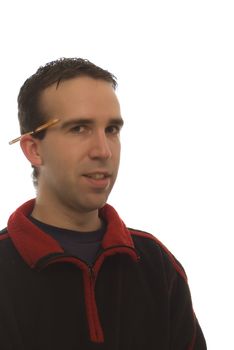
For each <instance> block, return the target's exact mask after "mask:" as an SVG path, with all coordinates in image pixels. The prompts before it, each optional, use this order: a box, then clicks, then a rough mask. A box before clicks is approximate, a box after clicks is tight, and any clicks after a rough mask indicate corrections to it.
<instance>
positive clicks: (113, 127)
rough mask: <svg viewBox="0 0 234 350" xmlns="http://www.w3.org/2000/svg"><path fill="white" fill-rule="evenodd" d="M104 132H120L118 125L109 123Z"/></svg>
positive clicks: (115, 133) (116, 133)
mask: <svg viewBox="0 0 234 350" xmlns="http://www.w3.org/2000/svg"><path fill="white" fill-rule="evenodd" d="M106 132H107V133H108V134H112V135H118V134H119V133H120V127H119V125H110V126H108V127H107V128H106Z"/></svg>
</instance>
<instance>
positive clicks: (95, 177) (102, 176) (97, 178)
mask: <svg viewBox="0 0 234 350" xmlns="http://www.w3.org/2000/svg"><path fill="white" fill-rule="evenodd" d="M88 177H91V178H92V179H95V180H99V179H104V178H105V175H104V174H93V175H88Z"/></svg>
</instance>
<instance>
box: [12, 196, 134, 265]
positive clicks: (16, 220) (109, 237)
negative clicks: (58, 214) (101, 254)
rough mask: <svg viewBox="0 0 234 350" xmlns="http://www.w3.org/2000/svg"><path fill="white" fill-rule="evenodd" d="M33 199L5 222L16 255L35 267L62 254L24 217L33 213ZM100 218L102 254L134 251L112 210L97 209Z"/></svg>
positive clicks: (128, 235)
mask: <svg viewBox="0 0 234 350" xmlns="http://www.w3.org/2000/svg"><path fill="white" fill-rule="evenodd" d="M34 204H35V199H31V200H29V201H28V202H26V203H24V204H23V205H21V206H20V207H19V208H18V209H17V210H16V211H15V212H14V213H13V214H12V215H11V216H10V218H9V220H8V225H7V228H8V233H9V236H10V238H11V240H12V242H13V244H14V246H15V247H16V249H17V251H18V252H19V254H20V255H21V257H22V258H23V259H24V261H25V262H26V263H27V264H28V265H29V266H30V267H35V266H36V265H37V263H38V261H39V260H41V259H43V258H45V257H46V256H51V255H54V256H56V255H63V254H64V250H63V249H62V247H61V246H60V245H59V244H58V243H57V241H56V240H54V239H53V238H52V237H50V236H49V235H47V234H45V233H44V232H43V231H42V230H40V229H39V228H38V227H37V226H36V225H34V224H33V223H32V222H31V221H30V220H29V219H28V216H29V215H30V213H31V212H32V210H33V207H34ZM100 216H101V217H102V218H103V219H104V220H105V221H106V223H107V230H106V233H105V235H104V238H103V241H102V247H103V249H104V250H106V249H109V248H113V247H119V246H121V247H128V248H134V244H133V241H132V238H131V235H130V232H129V231H128V229H127V228H126V226H125V225H124V223H123V221H122V220H121V219H120V217H119V215H118V214H117V212H116V211H115V209H114V208H113V207H111V206H110V205H109V204H106V205H105V206H104V207H103V208H101V209H100Z"/></svg>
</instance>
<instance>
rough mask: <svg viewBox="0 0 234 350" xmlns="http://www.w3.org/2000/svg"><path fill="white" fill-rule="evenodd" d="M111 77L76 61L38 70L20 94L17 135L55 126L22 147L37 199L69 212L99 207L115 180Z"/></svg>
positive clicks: (115, 106) (117, 120) (116, 121)
mask: <svg viewBox="0 0 234 350" xmlns="http://www.w3.org/2000/svg"><path fill="white" fill-rule="evenodd" d="M115 87H116V80H115V78H114V76H113V75H112V74H110V73H109V72H107V71H104V70H102V69H101V68H99V67H97V66H95V65H93V64H92V63H90V62H88V61H86V60H81V59H61V60H58V61H55V62H52V63H49V64H47V65H46V66H45V67H42V68H40V69H39V70H38V71H37V73H36V74H34V75H33V76H32V77H31V78H29V79H28V80H27V81H26V82H25V84H24V85H23V87H22V88H21V91H20V94H19V99H18V100H19V120H20V127H21V133H22V134H24V133H26V132H28V131H31V130H35V128H37V127H38V126H40V125H41V124H43V123H44V122H46V121H48V120H52V119H54V118H58V119H59V120H60V121H59V122H58V123H57V124H56V125H54V126H52V127H51V128H49V129H48V130H46V131H44V132H41V133H39V134H38V135H37V134H36V135H35V136H37V137H35V136H34V137H32V136H23V137H22V139H21V147H22V149H23V151H24V153H25V155H26V157H27V158H28V159H29V161H30V162H31V164H32V166H33V167H34V169H37V173H38V179H37V180H38V192H39V195H43V197H45V198H47V199H48V201H49V202H52V203H53V201H60V202H65V203H66V205H67V206H70V207H72V208H73V209H75V208H79V209H80V210H81V211H82V210H84V211H85V210H88V209H95V208H98V207H101V206H102V205H103V204H104V203H105V201H106V199H107V197H108V195H109V193H110V191H111V189H112V187H113V185H114V182H115V179H116V176H117V172H118V166H119V156H120V141H119V131H120V128H121V125H122V118H121V113H120V106H119V103H118V99H117V97H116V94H115Z"/></svg>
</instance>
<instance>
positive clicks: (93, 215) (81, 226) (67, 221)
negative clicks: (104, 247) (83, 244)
mask: <svg viewBox="0 0 234 350" xmlns="http://www.w3.org/2000/svg"><path fill="white" fill-rule="evenodd" d="M31 215H32V217H34V218H35V219H37V220H39V221H41V222H44V223H46V224H48V225H52V226H56V227H60V228H65V229H68V230H73V231H81V232H90V231H95V230H98V229H99V228H100V227H101V219H100V218H99V215H98V210H97V209H96V210H93V211H89V212H79V211H78V210H74V209H73V210H72V209H71V208H69V209H67V208H64V207H59V206H58V205H56V206H55V205H52V204H51V203H48V204H45V203H42V201H41V200H40V199H39V198H36V202H35V206H34V209H33V211H32V214H31Z"/></svg>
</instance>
